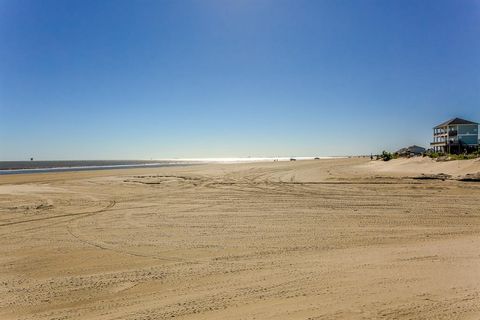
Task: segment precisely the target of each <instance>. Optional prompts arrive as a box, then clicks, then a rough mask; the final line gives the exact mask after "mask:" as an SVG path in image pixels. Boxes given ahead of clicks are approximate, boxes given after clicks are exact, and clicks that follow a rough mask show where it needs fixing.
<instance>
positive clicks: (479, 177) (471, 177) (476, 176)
mask: <svg viewBox="0 0 480 320" xmlns="http://www.w3.org/2000/svg"><path fill="white" fill-rule="evenodd" d="M458 181H466V182H480V172H477V173H468V174H466V175H464V176H463V177H461V178H460V179H458Z"/></svg>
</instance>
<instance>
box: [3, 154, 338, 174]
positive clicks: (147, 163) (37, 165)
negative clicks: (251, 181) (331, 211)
mask: <svg viewBox="0 0 480 320" xmlns="http://www.w3.org/2000/svg"><path fill="white" fill-rule="evenodd" d="M292 158H294V159H295V160H311V159H314V158H315V157H262V158H260V157H257V158H254V157H243V158H191V159H162V160H57V161H0V175H2V174H3V175H4V174H21V173H45V172H66V171H86V170H107V169H108V170H110V169H125V168H143V167H171V166H187V165H195V164H202V163H242V162H269V161H289V160H291V159H292ZM332 158H342V157H318V159H332Z"/></svg>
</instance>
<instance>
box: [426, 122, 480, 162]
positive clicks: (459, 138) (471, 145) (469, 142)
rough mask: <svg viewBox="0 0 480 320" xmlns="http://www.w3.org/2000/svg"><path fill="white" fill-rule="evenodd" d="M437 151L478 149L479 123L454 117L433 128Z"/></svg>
mask: <svg viewBox="0 0 480 320" xmlns="http://www.w3.org/2000/svg"><path fill="white" fill-rule="evenodd" d="M430 145H431V146H432V148H433V150H434V151H435V152H441V153H456V154H458V153H463V152H472V151H475V150H477V149H478V123H476V122H472V121H468V120H464V119H460V118H454V119H451V120H448V121H446V122H444V123H441V124H439V125H438V126H436V127H434V128H433V142H431V143H430Z"/></svg>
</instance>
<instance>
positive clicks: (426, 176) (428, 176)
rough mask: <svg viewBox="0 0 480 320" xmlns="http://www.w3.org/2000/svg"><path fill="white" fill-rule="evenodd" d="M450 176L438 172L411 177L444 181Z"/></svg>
mask: <svg viewBox="0 0 480 320" xmlns="http://www.w3.org/2000/svg"><path fill="white" fill-rule="evenodd" d="M451 177H452V176H451V175H449V174H445V173H439V174H422V175H421V176H418V177H414V178H413V179H416V180H442V181H445V180H447V179H450V178H451Z"/></svg>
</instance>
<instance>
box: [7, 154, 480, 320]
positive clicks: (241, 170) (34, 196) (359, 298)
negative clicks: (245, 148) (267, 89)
mask: <svg viewBox="0 0 480 320" xmlns="http://www.w3.org/2000/svg"><path fill="white" fill-rule="evenodd" d="M477 172H480V161H461V162H458V161H457V162H448V163H434V162H431V161H430V160H428V159H410V160H394V161H391V162H388V163H384V162H380V161H373V162H370V161H369V160H367V159H340V160H339V159H336V160H317V161H296V162H275V163H248V164H211V165H198V166H192V167H176V168H146V169H128V170H112V171H92V172H90V171H89V172H67V173H49V174H36V175H30V174H25V175H12V176H1V177H0V248H1V250H0V251H1V253H2V254H1V256H0V283H1V286H0V297H1V299H0V319H167V318H168V319H479V318H480V183H478V182H463V181H457V180H455V179H456V178H457V177H461V176H464V175H466V174H469V173H477ZM422 173H423V174H429V175H433V176H432V177H435V176H434V175H437V174H440V173H443V174H447V175H449V176H450V177H452V179H443V180H442V179H414V178H416V177H418V176H420V175H421V174H422Z"/></svg>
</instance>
